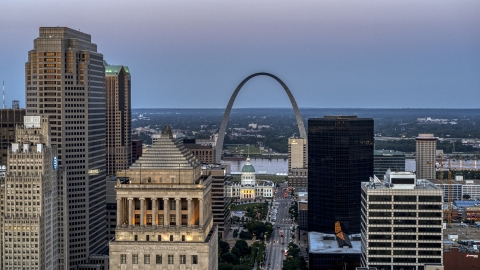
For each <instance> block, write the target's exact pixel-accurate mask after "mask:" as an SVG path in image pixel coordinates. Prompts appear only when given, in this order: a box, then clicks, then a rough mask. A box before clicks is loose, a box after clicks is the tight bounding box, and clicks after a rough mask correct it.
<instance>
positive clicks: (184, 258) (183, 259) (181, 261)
mask: <svg viewBox="0 0 480 270" xmlns="http://www.w3.org/2000/svg"><path fill="white" fill-rule="evenodd" d="M186 263H187V255H180V264H186Z"/></svg>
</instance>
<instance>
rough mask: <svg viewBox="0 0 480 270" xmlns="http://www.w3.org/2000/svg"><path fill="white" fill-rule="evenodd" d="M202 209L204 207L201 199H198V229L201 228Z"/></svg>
mask: <svg viewBox="0 0 480 270" xmlns="http://www.w3.org/2000/svg"><path fill="white" fill-rule="evenodd" d="M203 207H204V205H203V199H198V208H199V211H200V213H199V215H198V217H199V218H198V226H199V227H200V228H202V227H203Z"/></svg>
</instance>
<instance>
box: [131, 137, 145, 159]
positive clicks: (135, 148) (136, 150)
mask: <svg viewBox="0 0 480 270" xmlns="http://www.w3.org/2000/svg"><path fill="white" fill-rule="evenodd" d="M142 145H143V141H142V140H132V163H133V162H135V161H136V160H137V159H138V158H139V157H141V156H142Z"/></svg>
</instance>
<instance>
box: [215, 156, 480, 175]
mask: <svg viewBox="0 0 480 270" xmlns="http://www.w3.org/2000/svg"><path fill="white" fill-rule="evenodd" d="M245 162H246V161H245V160H222V163H229V164H230V165H231V172H232V173H233V172H241V171H242V167H243V165H245ZM250 162H251V163H252V165H253V167H255V171H256V172H257V173H258V172H260V171H262V172H264V171H266V173H267V174H277V173H287V171H288V160H287V159H260V158H259V159H252V160H251V161H250ZM443 166H444V168H445V169H446V168H447V167H448V161H444V163H443ZM450 166H451V167H452V169H456V170H461V169H480V164H479V163H478V162H477V161H476V160H467V161H465V160H455V161H453V160H451V161H450ZM405 170H406V171H410V172H413V171H415V159H406V160H405Z"/></svg>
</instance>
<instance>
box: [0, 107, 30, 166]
mask: <svg viewBox="0 0 480 270" xmlns="http://www.w3.org/2000/svg"><path fill="white" fill-rule="evenodd" d="M24 116H25V109H0V167H2V166H6V165H7V154H8V148H10V147H11V144H12V143H13V142H14V141H15V126H16V125H22V124H23V117H24ZM0 169H1V168H0Z"/></svg>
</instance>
